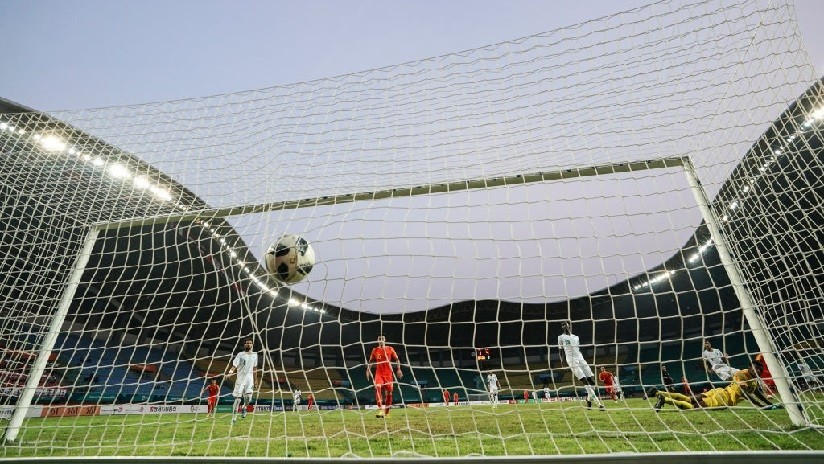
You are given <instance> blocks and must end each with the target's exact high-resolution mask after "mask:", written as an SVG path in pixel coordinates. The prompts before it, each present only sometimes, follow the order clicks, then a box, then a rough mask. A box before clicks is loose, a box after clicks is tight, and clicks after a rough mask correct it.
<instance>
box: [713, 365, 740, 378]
mask: <svg viewBox="0 0 824 464" xmlns="http://www.w3.org/2000/svg"><path fill="white" fill-rule="evenodd" d="M712 371H713V372H715V375H717V376H718V378H719V379H721V380H730V379H731V378H732V376H733V375H734V374H735V373H736V372H738V369H736V368H734V367H730V366H728V365H726V364H716V365H715V366H713V367H712Z"/></svg>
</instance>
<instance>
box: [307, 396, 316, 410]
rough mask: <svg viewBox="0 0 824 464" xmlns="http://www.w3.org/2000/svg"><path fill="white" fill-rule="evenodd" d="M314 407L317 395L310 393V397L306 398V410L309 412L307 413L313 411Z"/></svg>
mask: <svg viewBox="0 0 824 464" xmlns="http://www.w3.org/2000/svg"><path fill="white" fill-rule="evenodd" d="M314 405H315V395H313V394H312V393H311V392H310V393H309V396H307V397H306V410H307V411H311V410H312V406H314Z"/></svg>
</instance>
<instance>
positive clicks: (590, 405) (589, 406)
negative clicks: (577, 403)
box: [587, 399, 592, 409]
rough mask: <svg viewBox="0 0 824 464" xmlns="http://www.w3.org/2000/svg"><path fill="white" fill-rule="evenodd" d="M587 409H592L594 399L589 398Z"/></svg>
mask: <svg viewBox="0 0 824 464" xmlns="http://www.w3.org/2000/svg"><path fill="white" fill-rule="evenodd" d="M587 409H592V401H590V400H589V399H587Z"/></svg>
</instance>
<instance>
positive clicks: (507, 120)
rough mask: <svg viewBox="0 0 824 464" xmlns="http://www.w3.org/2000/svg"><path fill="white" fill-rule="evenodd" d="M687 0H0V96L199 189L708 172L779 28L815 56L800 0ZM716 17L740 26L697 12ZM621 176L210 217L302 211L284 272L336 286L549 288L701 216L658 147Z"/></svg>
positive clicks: (257, 230) (786, 80)
mask: <svg viewBox="0 0 824 464" xmlns="http://www.w3.org/2000/svg"><path fill="white" fill-rule="evenodd" d="M685 3H686V2H684V1H680V0H679V1H673V2H672V3H671V2H670V1H669V0H665V1H662V2H659V3H657V4H655V5H654V6H652V7H649V8H643V9H640V8H638V7H640V6H642V5H647V4H649V1H648V0H621V1H611V2H607V1H593V0H582V1H576V2H564V3H561V2H549V1H544V0H528V1H527V0H525V1H516V2H502V1H488V0H485V1H468V0H460V1H449V2H435V1H414V2H412V1H408V2H400V1H359V2H355V1H335V2H332V1H328V2H314V3H312V2H300V3H298V2H274V1H247V2H217V1H188V0H187V1H174V2H159V1H145V2H139V3H137V2H112V1H97V0H94V1H91V0H90V1H82V2H81V1H51V0H47V1H39V2H29V1H18V0H13V1H0V30H2V31H3V36H2V37H3V38H4V43H5V46H3V47H0V60H2V61H0V62H2V63H3V66H2V67H0V97H2V98H6V99H9V100H12V101H16V102H18V103H20V104H22V105H25V106H28V107H31V108H34V109H37V110H42V111H46V112H54V113H56V116H57V117H58V118H61V119H63V120H65V121H66V122H68V123H69V124H72V125H74V126H75V127H77V128H79V129H81V130H84V131H87V132H89V133H91V134H93V135H96V136H99V137H101V138H102V139H103V140H106V141H107V142H109V143H111V144H113V145H114V146H117V147H118V148H120V149H122V150H125V151H126V152H128V153H133V154H134V155H135V156H138V157H139V158H141V159H142V160H143V161H145V162H147V163H150V164H151V165H152V166H153V167H154V168H156V169H159V170H162V171H163V172H164V173H166V174H167V175H169V176H171V177H172V178H173V179H175V180H177V181H178V182H180V183H182V184H183V185H186V186H187V188H189V189H191V190H192V191H194V192H195V193H196V194H197V195H198V196H199V197H200V198H202V199H203V200H204V201H206V202H207V203H208V204H209V205H211V206H214V207H226V206H236V205H243V204H260V203H263V202H277V201H282V200H284V199H297V198H314V197H315V196H323V195H337V194H341V193H351V192H373V191H379V190H381V189H391V188H396V187H405V186H415V185H427V184H429V185H431V184H433V183H438V182H449V181H454V180H456V179H457V180H464V179H478V178H488V177H491V176H505V175H514V174H521V173H525V172H536V171H541V170H545V169H553V168H556V169H560V168H570V167H580V166H592V165H600V164H607V163H612V162H626V161H628V160H635V161H637V160H649V159H654V158H660V157H681V156H684V155H685V154H689V156H690V157H691V158H693V160H694V162H695V164H696V167H697V168H698V169H699V171H701V172H700V174H702V177H701V180H702V182H703V183H704V185H705V187H706V188H707V190H710V194H711V195H712V193H713V192H714V191H717V189H718V188H719V187H720V185H722V184H723V183H724V182H725V181H726V180H727V176H728V174H729V172H730V170H731V169H732V167H734V166H735V164H737V163H738V161H739V160H740V158H741V156H743V154H744V153H745V152H746V150H748V149H749V147H750V146H751V144H752V142H753V141H754V140H756V139H757V137H759V136H760V134H762V133H763V131H764V128H765V127H766V126H767V125H768V124H770V123H771V122H772V121H773V120H774V119H775V117H776V115H778V114H779V113H780V112H781V111H783V110H784V108H786V104H787V103H788V102H790V101H792V100H793V99H795V98H796V97H797V96H798V95H799V94H800V93H801V92H803V91H804V89H806V88H807V87H808V86H809V84H810V82H811V81H812V80H814V79H815V77H814V74H813V70H812V68H811V67H810V66H809V64H810V62H808V60H807V57H806V56H805V55H804V54H803V53H800V52H798V50H799V47H798V44H797V42H795V41H793V40H787V39H786V38H787V37H789V38H790V39H792V38H793V37H798V36H799V35H800V37H801V38H802V40H803V42H804V45H805V47H806V49H807V50H808V52H809V53H810V60H811V62H812V64H814V65H815V66H816V74H817V75H819V76H820V75H821V72H824V32H822V31H821V28H819V27H817V24H816V21H817V20H820V19H821V18H824V2H819V1H814V0H797V1H791V4H794V5H796V15H797V18H798V28H799V29H798V30H797V31H796V30H793V29H787V28H786V27H785V24H786V20H784V19H779V20H778V21H774V22H772V23H771V24H770V23H769V21H767V20H765V16H766V17H767V19H770V18H773V17H775V16H770V14H774V13H775V11H773V12H768V13H766V14H765V16H762V15H761V14H762V13H763V11H760V12H759V11H756V12H754V13H753V11H752V10H751V8H757V7H758V5H761V4H768V8H770V9H774V10H780V11H781V14H782V16H780V18H785V17H786V14H787V9H786V8H782V7H781V6H782V5H783V3H781V2H780V1H779V2H778V6H775V5H773V4H772V3H769V2H761V3H758V2H751V3H748V4H746V5H744V6H742V5H739V4H732V2H728V1H718V0H707V1H706V2H695V3H689V4H688V5H687V6H686V7H685ZM719 5H720V7H719ZM753 5H756V6H755V7H753ZM635 8H638V9H637V10H636V11H634V12H629V13H627V14H622V15H616V14H617V13H619V12H622V11H627V10H631V9H635ZM717 8H721V9H723V10H724V11H722V12H721V13H719V12H718V10H717ZM611 15H615V16H611ZM728 18H730V19H731V21H736V20H737V21H739V22H738V23H737V24H738V25H739V26H741V27H744V29H743V30H740V29H739V30H738V33H730V32H729V31H728V28H727V27H726V26H723V27H721V26H716V27H704V26H705V25H706V24H707V23H713V21H715V20H719V19H721V20H726V19H728ZM765 21H766V24H767V25H766V26H765ZM713 24H717V23H713ZM721 24H724V23H723V21H722V22H721ZM673 30H677V32H678V33H673ZM547 31H553V32H550V33H547V34H541V33H544V32H547ZM752 31H761V32H765V31H766V32H765V34H763V35H758V32H756V33H753V32H752ZM613 34H614V35H615V37H613ZM754 34H755V35H754ZM558 36H563V37H565V40H562V41H560V42H554V41H555V40H556V39H557V37H558ZM523 37H529V38H528V39H524V40H516V39H519V38H523ZM706 37H710V38H709V39H707V38H706ZM559 43H560V45H558V44H559ZM615 44H621V45H617V46H616V45H615ZM486 45H492V46H490V47H486ZM556 45H558V46H556ZM785 46H786V47H787V48H789V49H792V50H793V51H792V53H790V54H789V56H787V55H785V54H783V53H782V52H781V51H780V49H782V47H785ZM727 47H729V48H727ZM466 50H472V51H471V52H467V53H460V52H463V51H466ZM605 50H609V52H610V53H604V51H605ZM729 50H733V51H732V52H730V51H729ZM546 51H549V52H547V53H543V52H546ZM542 53H543V54H542ZM635 53H637V55H634V54H635ZM446 55H448V56H446ZM429 57H443V59H433V60H425V61H418V60H424V59H426V58H429ZM650 57H653V58H650ZM764 57H766V58H765V59H762V58H764ZM785 59H786V61H785ZM636 60H637V61H636ZM410 62H417V63H416V64H415V65H410V66H408V67H406V66H396V67H392V65H398V64H403V63H410ZM410 69H411V71H409V70H410ZM502 69H504V70H505V71H502ZM367 70H376V71H373V72H362V71H367ZM407 71H408V72H407ZM705 71H707V72H710V73H712V75H711V76H709V77H706V76H705V75H704V73H705ZM404 72H406V74H403V73H404ZM502 72H506V73H510V74H508V75H507V78H506V79H501V78H500V76H501V73H502ZM728 72H729V73H728ZM749 72H754V73H755V74H747V73H749ZM385 75H388V76H389V78H388V79H382V77H384V76H385ZM339 76H340V77H339ZM375 76H378V77H381V78H376V79H374V80H370V79H371V78H374V77H375ZM398 76H400V77H398ZM300 82H309V83H308V84H301V85H290V84H294V83H300ZM739 85H740V86H741V87H744V88H745V89H744V90H743V91H739V90H741V89H739V88H738V86H739ZM774 87H781V91H780V92H776V91H774ZM253 89H263V90H260V91H256V92H247V93H237V94H235V93H236V92H242V91H248V90H253ZM478 93H482V94H483V95H484V97H483V103H484V104H483V105H478V104H477V100H476V99H474V97H475V94H478ZM226 94H234V95H229V96H226ZM215 95H223V96H220V97H214V98H204V97H210V96H215ZM296 95H297V97H295V96H296ZM341 95H344V96H345V97H344V98H341ZM672 95H678V97H679V98H671V97H672ZM152 102H154V103H153V104H147V105H142V104H144V103H152ZM160 102H167V103H160ZM124 105H133V106H125V107H124ZM88 108H98V109H97V110H95V111H73V110H80V109H88ZM102 108H105V109H102ZM650 108H653V109H654V110H655V115H656V116H655V117H649V116H650V113H649V110H650ZM61 110H65V111H62V112H61ZM240 112H242V116H243V117H238V116H239V115H240V114H241V113H240ZM203 115H206V116H207V117H203ZM742 115H746V118H745V120H746V121H747V122H748V123H747V124H746V125H745V127H743V128H742V127H741V124H740V121H741V116H742ZM708 124H709V125H711V130H713V131H714V132H712V136H711V137H706V136H703V134H706V132H705V131H706V130H707V125H708ZM549 128H551V130H548V129H549ZM307 141H308V143H307ZM204 160H208V161H204ZM353 161H354V162H353ZM362 163H366V164H362ZM100 164H101V165H102V164H103V161H101V163H100ZM295 166H299V167H300V168H301V169H302V171H301V172H300V173H296V172H294V167H295ZM363 166H366V168H364V167H363ZM631 174H632V175H626V176H623V177H622V178H621V182H617V181H615V179H611V178H609V177H608V176H603V177H605V178H603V179H594V178H593V179H583V180H579V181H575V182H568V183H567V185H564V182H555V183H548V184H547V185H543V184H534V185H532V186H530V187H524V188H523V189H518V190H516V189H505V190H496V191H495V192H501V193H494V192H487V191H484V190H476V191H472V192H466V193H465V194H463V193H462V194H449V195H441V196H438V195H431V196H421V197H416V199H414V200H409V201H407V200H406V199H403V198H400V199H393V200H390V201H382V202H380V201H378V202H374V203H372V202H358V203H357V204H352V205H351V206H350V205H347V204H343V205H338V206H336V207H335V209H334V210H331V211H330V210H326V211H325V212H324V208H322V207H320V208H317V209H318V211H320V212H318V213H317V215H315V211H314V209H313V208H302V209H300V210H290V211H282V212H279V213H273V214H270V215H268V216H255V215H248V216H243V217H233V218H231V222H232V224H233V225H234V226H235V227H236V228H237V230H238V232H239V233H240V234H241V235H243V236H244V240H245V243H246V244H247V245H248V246H249V248H250V250H252V252H253V253H254V254H255V255H256V257H258V259H260V257H261V256H262V255H263V252H264V251H265V250H266V249H267V247H268V246H269V244H271V243H272V242H273V241H274V240H275V239H276V238H277V237H278V236H279V235H281V234H283V233H300V234H302V235H305V236H306V237H307V238H308V239H309V240H310V241H311V242H312V243H313V244H314V246H315V249H316V252H317V253H318V256H319V262H318V265H317V266H316V267H315V269H314V270H313V271H312V273H311V274H310V276H309V278H308V279H307V280H306V281H304V282H303V283H301V284H297V286H296V289H297V291H299V292H303V293H304V294H306V295H308V296H310V297H312V298H315V299H317V300H323V301H329V302H331V303H337V304H340V305H342V306H345V307H348V308H350V309H356V310H364V311H370V312H378V313H380V312H405V311H413V310H421V309H425V308H428V307H435V306H438V305H442V304H448V303H449V302H451V301H461V300H464V299H473V298H474V299H505V300H509V301H527V302H542V301H559V300H562V299H567V298H570V297H574V296H580V295H585V294H588V293H591V292H593V291H596V290H599V289H602V288H604V287H606V286H609V285H612V284H615V283H617V282H621V281H624V280H627V279H634V280H638V279H636V276H639V275H643V273H645V272H646V271H648V270H649V269H652V268H654V267H655V266H657V265H659V264H660V263H662V262H664V261H665V260H667V259H668V258H669V257H671V256H673V254H674V253H676V252H677V250H679V249H680V248H681V247H682V246H683V245H684V244H685V242H686V241H687V240H688V239H689V238H690V236H691V234H692V233H693V232H694V231H695V228H696V227H697V225H698V224H700V222H701V220H702V218H701V214H700V212H699V211H698V209H697V208H696V206H695V200H694V198H693V197H692V194H691V192H690V190H689V186H688V185H687V182H686V179H685V177H684V175H683V173H682V172H681V171H679V170H670V171H661V172H651V173H643V172H642V173H631ZM619 177H621V176H619ZM127 182H131V180H127ZM549 184H551V185H549ZM570 184H572V185H570ZM324 214H325V215H324ZM524 218H528V220H524ZM659 277H660V276H659Z"/></svg>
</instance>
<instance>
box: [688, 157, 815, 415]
mask: <svg viewBox="0 0 824 464" xmlns="http://www.w3.org/2000/svg"><path fill="white" fill-rule="evenodd" d="M682 162H683V164H682V165H683V167H684V173H685V174H686V176H687V181H688V182H689V185H690V190H692V193H693V195H694V196H695V201H696V203H698V208H699V209H700V210H701V215H702V216H703V217H704V222H706V223H707V228H708V229H709V231H710V235H711V236H712V240H713V242H715V246H716V249H717V250H718V256H719V257H720V259H721V263H722V264H723V266H724V269H725V270H726V271H727V275H728V276H729V278H730V283H731V284H732V288H733V290H734V291H735V295H736V296H737V297H738V301H739V303H740V304H741V310H742V311H743V314H744V317H745V318H746V320H747V323H748V324H749V325H750V329H751V330H752V334H753V337H754V338H755V341H756V343H757V344H758V348H759V349H760V350H761V353H763V354H764V359H765V360H766V361H767V367H768V368H769V369H770V372H774V373H776V374H779V375H773V380H774V381H775V385H776V387H777V388H778V393H779V394H780V396H781V401H782V403H783V404H784V407H785V409H786V410H787V413H788V414H789V415H790V419H791V420H792V422H793V424H795V425H797V426H803V425H807V420H805V418H804V414H803V413H802V412H801V409H800V408H799V407H798V402H797V401H796V400H795V395H793V393H792V389H791V388H790V384H789V382H787V379H788V378H789V376H788V374H787V371H786V369H784V366H783V365H782V364H781V363H779V362H778V359H777V358H776V357H775V352H776V349H775V346H774V344H773V343H772V340H770V337H769V334H768V332H767V329H766V328H765V327H764V324H763V323H762V322H761V318H760V317H758V313H757V312H756V310H755V304H754V303H753V300H752V298H751V297H750V293H749V291H748V290H747V287H746V285H744V279H743V277H742V275H741V272H740V271H739V270H738V266H737V265H736V264H735V261H734V260H733V259H732V255H731V254H730V251H729V247H727V242H726V240H725V239H724V234H723V233H722V232H721V227H719V224H718V220H717V218H716V216H715V214H713V212H712V209H711V208H710V201H709V198H708V197H707V193H706V191H705V190H704V187H703V186H702V185H701V182H700V181H699V180H698V176H697V175H696V173H695V167H694V166H693V165H692V161H691V160H690V159H689V158H688V157H684V158H682Z"/></svg>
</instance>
